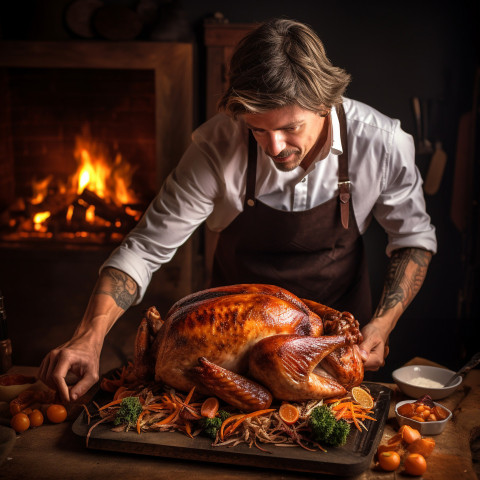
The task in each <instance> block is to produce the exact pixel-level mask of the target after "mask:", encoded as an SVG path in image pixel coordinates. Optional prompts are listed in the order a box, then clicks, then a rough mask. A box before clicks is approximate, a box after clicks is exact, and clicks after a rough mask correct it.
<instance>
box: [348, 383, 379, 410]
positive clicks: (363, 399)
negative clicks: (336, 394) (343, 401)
mask: <svg viewBox="0 0 480 480" xmlns="http://www.w3.org/2000/svg"><path fill="white" fill-rule="evenodd" d="M352 397H353V399H354V400H355V401H356V402H357V403H358V404H359V405H360V406H361V407H363V408H368V409H370V408H372V407H373V403H374V402H373V398H372V396H371V395H370V394H369V393H368V392H367V391H366V390H364V389H363V388H361V387H353V388H352Z"/></svg>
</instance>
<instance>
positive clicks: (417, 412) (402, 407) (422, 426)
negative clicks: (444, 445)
mask: <svg viewBox="0 0 480 480" xmlns="http://www.w3.org/2000/svg"><path fill="white" fill-rule="evenodd" d="M395 416H396V417H397V421H398V423H399V425H400V426H402V425H408V426H410V427H412V428H415V429H416V430H418V431H419V432H420V433H421V434H422V435H438V434H439V433H442V432H443V430H444V429H445V427H446V426H447V423H448V421H449V420H450V419H451V418H452V412H451V411H450V410H449V409H448V408H446V407H444V406H443V405H440V404H439V403H437V402H434V401H433V400H432V398H431V397H429V396H428V395H424V396H423V397H422V398H419V399H418V400H414V401H412V400H404V401H403V402H398V403H397V404H396V405H395Z"/></svg>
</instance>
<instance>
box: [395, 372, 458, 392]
mask: <svg viewBox="0 0 480 480" xmlns="http://www.w3.org/2000/svg"><path fill="white" fill-rule="evenodd" d="M453 375H455V372H454V371H452V370H448V369H447V368H440V367H431V366H428V365H409V366H406V367H401V368H397V369H396V370H394V371H393V373H392V377H393V380H394V382H395V383H396V384H397V385H398V388H400V390H401V391H402V392H403V393H404V394H405V395H408V396H409V397H411V398H419V397H421V396H422V395H429V396H430V397H431V398H432V399H433V400H440V399H441V398H445V397H448V395H450V394H451V393H453V392H454V391H455V390H456V389H457V388H458V387H459V386H460V384H461V383H462V380H463V379H462V377H461V376H460V377H457V378H456V379H455V381H454V382H453V383H452V385H450V386H448V387H444V385H445V383H447V382H448V381H449V380H450V378H452V376H453Z"/></svg>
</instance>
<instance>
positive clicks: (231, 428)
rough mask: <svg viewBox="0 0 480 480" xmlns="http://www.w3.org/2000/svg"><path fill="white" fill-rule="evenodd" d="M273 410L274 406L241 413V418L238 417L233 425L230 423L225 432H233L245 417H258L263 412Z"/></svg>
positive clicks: (228, 433)
mask: <svg viewBox="0 0 480 480" xmlns="http://www.w3.org/2000/svg"><path fill="white" fill-rule="evenodd" d="M274 411H275V409H274V408H267V409H265V410H257V411H256V412H252V413H247V414H245V415H243V417H242V418H239V419H238V420H237V421H236V422H235V423H234V424H233V425H230V427H229V428H228V432H225V433H226V434H227V435H230V434H231V433H233V432H234V431H235V430H236V429H237V427H238V426H239V425H240V424H241V423H242V422H243V421H245V420H246V419H247V418H252V417H259V416H260V415H264V414H265V413H270V412H274Z"/></svg>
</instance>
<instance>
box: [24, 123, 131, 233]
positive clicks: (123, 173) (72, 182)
mask: <svg viewBox="0 0 480 480" xmlns="http://www.w3.org/2000/svg"><path fill="white" fill-rule="evenodd" d="M74 157H75V159H76V160H77V163H78V168H77V170H76V172H75V173H74V174H73V175H72V176H71V177H70V178H69V180H68V182H67V185H64V186H60V187H59V188H58V187H57V188H58V189H59V190H64V191H65V193H76V194H77V195H81V194H82V193H83V192H84V190H85V189H87V190H88V191H89V192H93V193H94V194H96V196H98V197H99V198H101V199H102V200H104V201H105V202H106V203H107V204H113V205H115V206H117V207H122V206H125V205H129V204H136V203H139V200H138V198H137V196H136V195H135V193H134V192H133V190H132V189H131V188H130V187H131V183H132V177H133V173H134V168H133V167H132V166H131V165H130V164H129V163H128V162H127V161H126V160H124V159H123V158H122V156H121V154H119V153H117V154H116V155H115V158H114V159H113V160H112V159H111V155H110V154H109V153H108V152H107V149H106V148H105V147H104V146H103V145H102V144H100V143H99V142H96V141H95V140H93V139H92V138H91V136H90V134H89V133H88V130H87V129H85V130H84V132H83V134H82V135H79V136H77V138H76V145H75V150H74ZM52 180H53V178H52V176H51V175H50V176H48V177H47V178H45V179H43V180H41V181H34V182H32V191H33V196H32V198H31V199H30V203H31V204H34V205H39V204H41V203H42V202H43V201H44V200H45V198H46V196H47V194H48V189H49V186H50V185H51V183H52ZM127 208H128V207H127ZM127 208H126V209H125V210H127ZM74 210H75V207H74V205H69V206H68V209H67V213H66V219H67V221H68V222H70V221H71V220H72V217H73V214H74ZM51 213H52V212H50V211H44V212H39V213H36V214H35V215H34V217H33V222H34V228H35V230H36V231H42V230H43V226H42V224H43V222H45V220H46V219H47V218H49V217H50V216H51ZM129 213H130V212H129ZM84 215H85V219H84V220H85V221H86V222H87V223H90V224H93V223H95V222H96V220H97V218H96V215H95V206H94V205H88V206H86V208H85V213H84Z"/></svg>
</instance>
